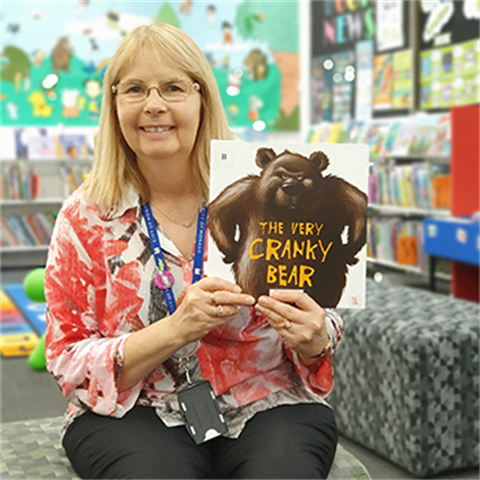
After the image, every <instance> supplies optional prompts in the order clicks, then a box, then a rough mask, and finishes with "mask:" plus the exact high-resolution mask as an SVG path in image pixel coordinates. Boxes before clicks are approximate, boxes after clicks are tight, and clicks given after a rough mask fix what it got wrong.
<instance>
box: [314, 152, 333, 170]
mask: <svg viewBox="0 0 480 480" xmlns="http://www.w3.org/2000/svg"><path fill="white" fill-rule="evenodd" d="M310 161H311V162H313V164H314V165H315V166H316V167H318V171H319V172H322V171H323V170H325V169H326V168H327V167H328V164H329V163H330V160H329V159H328V157H327V156H326V155H325V154H324V153H323V152H322V151H320V150H319V151H318V152H313V153H311V154H310Z"/></svg>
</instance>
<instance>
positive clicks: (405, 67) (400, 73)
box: [393, 50, 413, 109]
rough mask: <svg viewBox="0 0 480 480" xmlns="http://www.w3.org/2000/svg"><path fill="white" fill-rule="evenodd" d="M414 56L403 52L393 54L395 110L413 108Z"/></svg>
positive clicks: (409, 52) (409, 51) (410, 52)
mask: <svg viewBox="0 0 480 480" xmlns="http://www.w3.org/2000/svg"><path fill="white" fill-rule="evenodd" d="M412 65H413V54H412V51H411V50H401V51H399V52H395V53H394V54H393V108H396V109H397V108H411V107H412V106H413V72H412Z"/></svg>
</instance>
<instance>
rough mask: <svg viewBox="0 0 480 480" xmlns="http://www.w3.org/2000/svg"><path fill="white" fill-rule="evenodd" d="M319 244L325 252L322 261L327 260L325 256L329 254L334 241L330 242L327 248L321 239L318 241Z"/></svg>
mask: <svg viewBox="0 0 480 480" xmlns="http://www.w3.org/2000/svg"><path fill="white" fill-rule="evenodd" d="M318 244H319V245H320V248H321V250H322V253H323V258H322V263H323V262H324V261H325V257H326V256H327V254H328V251H329V250H330V248H332V245H333V242H330V243H329V244H328V246H327V249H326V250H325V249H324V248H323V243H322V241H321V240H319V241H318Z"/></svg>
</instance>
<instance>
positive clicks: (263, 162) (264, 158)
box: [255, 147, 277, 168]
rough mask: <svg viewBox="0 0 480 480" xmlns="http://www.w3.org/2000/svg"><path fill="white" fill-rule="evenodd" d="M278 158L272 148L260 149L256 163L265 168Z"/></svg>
mask: <svg viewBox="0 0 480 480" xmlns="http://www.w3.org/2000/svg"><path fill="white" fill-rule="evenodd" d="M276 156H277V154H276V153H275V152H274V151H273V150H272V149H271V148H265V147H264V148H259V149H258V150H257V157H256V158H255V163H256V164H257V165H258V166H259V167H260V168H265V167H266V166H267V165H268V164H269V163H270V162H271V161H272V160H273V159H274V158H275V157H276Z"/></svg>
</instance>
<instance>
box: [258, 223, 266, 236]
mask: <svg viewBox="0 0 480 480" xmlns="http://www.w3.org/2000/svg"><path fill="white" fill-rule="evenodd" d="M258 224H259V225H260V226H261V227H262V235H265V227H266V226H267V225H268V222H258Z"/></svg>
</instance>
